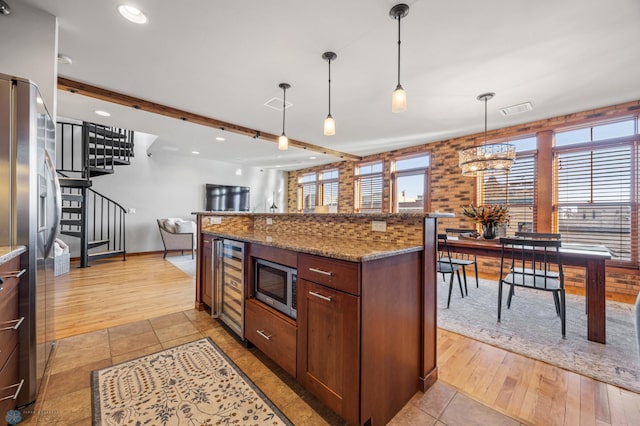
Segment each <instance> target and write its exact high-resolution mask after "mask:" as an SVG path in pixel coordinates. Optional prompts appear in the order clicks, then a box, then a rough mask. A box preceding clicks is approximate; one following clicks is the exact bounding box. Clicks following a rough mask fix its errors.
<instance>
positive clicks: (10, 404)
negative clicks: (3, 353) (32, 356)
mask: <svg viewBox="0 0 640 426" xmlns="http://www.w3.org/2000/svg"><path fill="white" fill-rule="evenodd" d="M9 352H10V354H9V355H10V356H9V357H8V358H9V359H8V361H7V363H6V364H5V366H4V367H3V368H2V369H1V370H0V413H1V416H2V417H0V418H2V419H4V416H5V415H6V414H7V411H9V410H13V409H14V408H16V399H17V397H18V395H19V393H20V391H21V390H22V383H20V382H19V381H18V348H17V347H15V348H13V351H9Z"/></svg>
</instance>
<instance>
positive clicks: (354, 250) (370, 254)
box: [205, 231, 422, 262]
mask: <svg viewBox="0 0 640 426" xmlns="http://www.w3.org/2000/svg"><path fill="white" fill-rule="evenodd" d="M205 233H206V234H210V235H215V236H218V237H223V238H229V239H233V240H237V241H244V242H249V243H259V244H264V245H268V246H273V247H278V248H283V249H288V250H293V251H297V252H301V253H309V254H316V255H319V256H325V257H331V258H334V259H341V260H348V261H351V262H367V261H370V260H375V259H381V258H384V257H390V256H397V255H399V254H405V253H411V252H416V251H421V250H422V246H420V245H415V244H411V243H397V242H383V241H364V240H356V239H350V238H324V237H316V236H309V235H301V234H288V235H277V234H263V233H255V232H251V231H248V232H236V231H233V232H232V231H220V232H205Z"/></svg>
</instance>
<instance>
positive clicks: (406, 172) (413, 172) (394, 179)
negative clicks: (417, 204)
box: [389, 152, 431, 213]
mask: <svg viewBox="0 0 640 426" xmlns="http://www.w3.org/2000/svg"><path fill="white" fill-rule="evenodd" d="M419 157H426V158H427V163H428V164H427V166H426V167H413V168H411V169H403V170H400V171H398V170H396V167H397V163H398V161H402V160H408V159H411V158H419ZM391 167H392V169H391V175H390V177H389V180H390V184H391V185H390V186H391V211H392V212H393V213H402V212H401V211H399V208H398V202H399V201H398V199H399V196H398V194H397V191H398V178H399V177H406V176H419V175H423V176H424V179H423V191H422V200H423V201H422V203H423V206H422V212H428V211H430V210H431V197H430V194H431V191H430V183H431V153H430V152H419V153H413V154H409V155H402V156H398V157H395V158H394V159H393V160H392V166H391Z"/></svg>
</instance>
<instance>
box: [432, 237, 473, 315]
mask: <svg viewBox="0 0 640 426" xmlns="http://www.w3.org/2000/svg"><path fill="white" fill-rule="evenodd" d="M436 272H437V273H439V274H442V279H443V280H444V281H445V282H446V278H445V275H446V274H451V278H450V279H449V297H448V298H447V309H448V308H449V304H450V303H451V291H452V290H453V275H454V274H455V275H457V276H458V286H459V287H460V295H461V296H462V297H463V298H464V293H463V291H462V280H461V279H460V265H456V264H454V263H453V262H452V258H451V251H450V250H449V245H448V244H447V234H438V261H437V262H436ZM464 286H465V290H467V282H466V281H465V283H464ZM468 294H469V292H468V290H467V295H468Z"/></svg>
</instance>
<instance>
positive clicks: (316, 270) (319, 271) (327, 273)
mask: <svg viewBox="0 0 640 426" xmlns="http://www.w3.org/2000/svg"><path fill="white" fill-rule="evenodd" d="M309 270H310V271H311V272H317V273H319V274H322V275H327V276H329V277H330V276H331V272H327V271H323V270H322V269H316V268H309Z"/></svg>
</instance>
